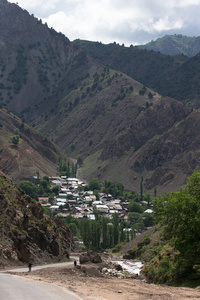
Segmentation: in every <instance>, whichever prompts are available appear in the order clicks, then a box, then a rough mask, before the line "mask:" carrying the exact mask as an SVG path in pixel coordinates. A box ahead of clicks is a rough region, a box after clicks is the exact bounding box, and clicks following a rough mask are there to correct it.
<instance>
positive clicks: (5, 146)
mask: <svg viewBox="0 0 200 300" xmlns="http://www.w3.org/2000/svg"><path fill="white" fill-rule="evenodd" d="M15 138H16V139H17V140H18V142H17V140H16V144H15ZM59 157H63V158H66V156H65V155H64V154H63V153H62V151H61V150H60V149H59V148H58V147H57V146H56V145H55V144H53V143H52V141H50V140H49V139H48V138H46V137H45V136H44V135H42V134H40V133H39V132H38V131H36V130H34V129H33V128H31V127H30V126H28V125H27V124H25V123H24V122H23V121H22V120H21V119H19V118H17V117H16V116H15V115H13V114H12V113H10V112H8V111H7V110H6V109H0V166H1V169H2V171H3V172H4V173H5V174H7V175H9V176H10V177H12V178H13V179H14V180H16V181H18V180H25V179H29V178H30V177H31V176H36V174H37V173H38V172H39V174H40V177H41V178H42V177H43V176H44V175H47V176H52V175H57V174H58V165H59Z"/></svg>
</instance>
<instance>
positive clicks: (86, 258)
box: [79, 251, 102, 264]
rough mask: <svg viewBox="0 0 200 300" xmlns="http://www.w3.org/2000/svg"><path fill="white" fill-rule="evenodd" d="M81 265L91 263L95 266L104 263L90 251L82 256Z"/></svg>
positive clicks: (97, 255) (96, 254)
mask: <svg viewBox="0 0 200 300" xmlns="http://www.w3.org/2000/svg"><path fill="white" fill-rule="evenodd" d="M79 261H80V264H85V263H87V262H91V263H94V264H98V263H102V259H101V256H100V255H99V254H98V253H96V252H93V251H88V252H86V253H83V254H81V255H80V258H79Z"/></svg>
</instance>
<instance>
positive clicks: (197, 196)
mask: <svg viewBox="0 0 200 300" xmlns="http://www.w3.org/2000/svg"><path fill="white" fill-rule="evenodd" d="M154 211H155V217H156V220H157V221H158V222H159V223H160V224H161V225H163V228H164V236H165V238H167V239H169V242H170V244H171V245H172V246H173V247H174V248H175V249H176V250H178V253H179V254H178V255H177V269H178V270H176V271H177V272H178V273H179V276H180V275H182V276H183V275H184V276H188V274H190V273H196V276H197V275H198V274H199V272H200V265H199V257H200V242H199V241H200V173H199V172H195V173H194V174H193V175H192V176H191V177H190V178H189V179H188V182H187V184H186V186H185V187H184V188H183V189H180V190H179V191H178V192H173V193H168V194H166V195H164V196H160V197H159V198H156V199H155V201H154ZM198 276H199V277H200V275H198Z"/></svg>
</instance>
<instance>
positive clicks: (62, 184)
mask: <svg viewBox="0 0 200 300" xmlns="http://www.w3.org/2000/svg"><path fill="white" fill-rule="evenodd" d="M50 182H51V187H53V186H58V187H59V193H58V196H55V197H54V199H53V200H49V197H38V201H39V202H40V204H41V205H42V206H43V207H46V208H48V209H49V210H50V211H51V212H52V213H53V215H56V216H60V217H63V218H64V217H67V216H68V215H69V214H70V215H72V216H73V217H75V218H78V219H82V218H87V219H88V220H95V214H94V211H95V210H96V211H98V212H99V213H100V215H102V216H104V217H108V218H110V219H112V216H113V214H117V215H118V217H119V218H123V219H124V220H126V219H127V218H128V216H127V213H128V211H129V209H128V205H129V201H127V200H125V201H122V200H120V199H115V198H114V197H112V195H110V194H105V193H99V199H97V197H96V196H95V195H94V192H93V191H83V190H84V186H85V183H84V182H83V181H80V180H79V179H77V178H67V177H66V176H61V177H50ZM140 205H142V206H144V207H147V205H148V203H147V201H141V202H140ZM144 213H149V214H152V213H153V210H152V203H149V207H148V208H147V209H146V210H144Z"/></svg>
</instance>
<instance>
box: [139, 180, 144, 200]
mask: <svg viewBox="0 0 200 300" xmlns="http://www.w3.org/2000/svg"><path fill="white" fill-rule="evenodd" d="M142 200H143V176H141V179H140V201H142Z"/></svg>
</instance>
